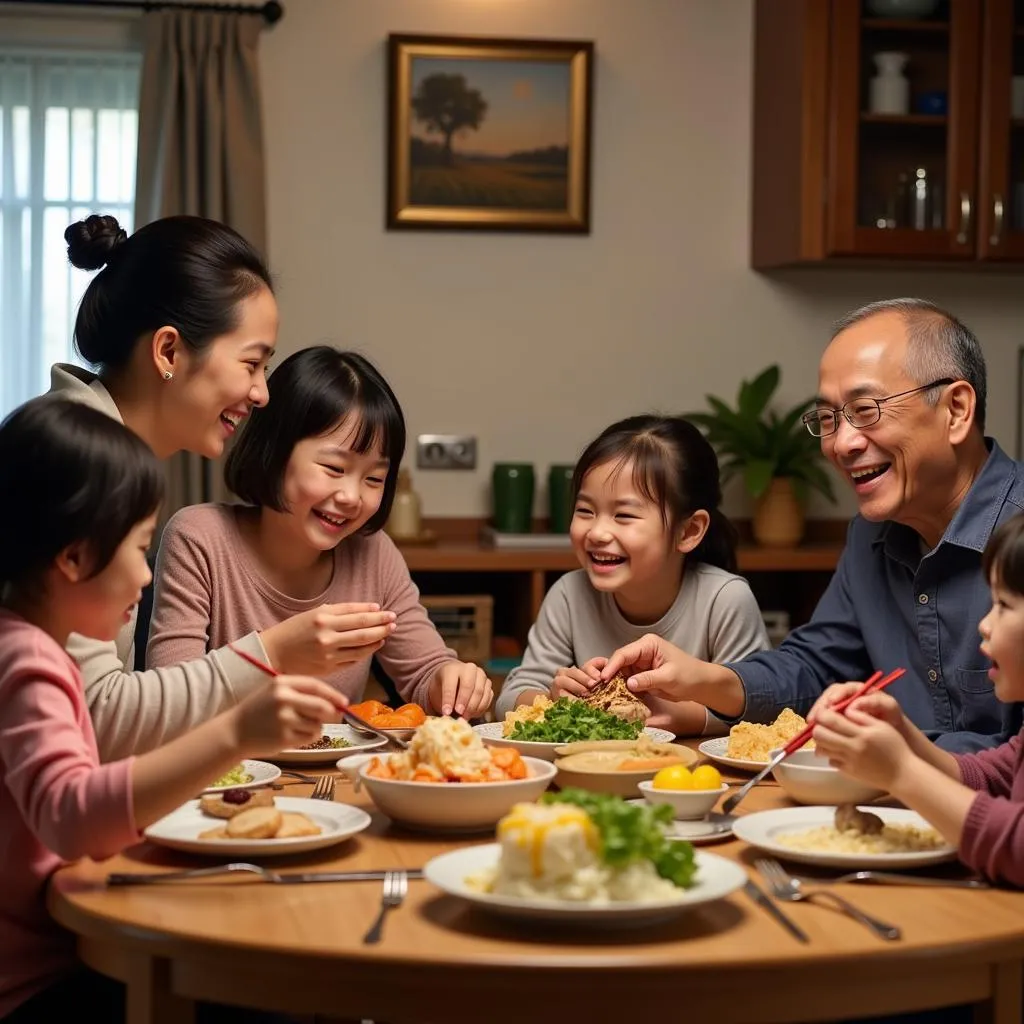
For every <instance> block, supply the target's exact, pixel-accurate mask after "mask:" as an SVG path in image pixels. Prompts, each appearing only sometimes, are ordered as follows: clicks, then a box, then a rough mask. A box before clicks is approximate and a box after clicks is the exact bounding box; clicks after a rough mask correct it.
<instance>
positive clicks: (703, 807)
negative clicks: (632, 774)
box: [640, 782, 729, 821]
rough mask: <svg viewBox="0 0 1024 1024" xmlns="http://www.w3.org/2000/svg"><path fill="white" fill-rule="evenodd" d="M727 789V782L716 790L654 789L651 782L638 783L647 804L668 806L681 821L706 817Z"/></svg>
mask: <svg viewBox="0 0 1024 1024" xmlns="http://www.w3.org/2000/svg"><path fill="white" fill-rule="evenodd" d="M728 788H729V784H728V783H727V782H723V783H722V785H721V786H719V787H718V789H655V788H654V783H653V782H641V783H640V792H641V793H643V795H644V799H645V800H646V801H647V802H648V803H649V804H668V805H669V806H670V807H671V808H672V810H673V811H674V812H675V816H676V817H677V818H679V819H680V820H681V821H694V820H696V819H698V818H703V817H706V816H707V815H708V814H710V813H711V809H712V808H713V807H714V806H715V804H717V803H718V801H719V800H721V799H722V795H723V794H724V793H725V792H726V790H728Z"/></svg>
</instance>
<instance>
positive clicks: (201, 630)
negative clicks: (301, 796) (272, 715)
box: [146, 504, 457, 707]
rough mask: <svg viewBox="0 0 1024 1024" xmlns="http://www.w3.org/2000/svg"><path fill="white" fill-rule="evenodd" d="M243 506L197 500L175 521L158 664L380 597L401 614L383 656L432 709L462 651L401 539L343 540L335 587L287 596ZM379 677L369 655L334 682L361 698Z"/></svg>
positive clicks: (156, 603)
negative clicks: (449, 639)
mask: <svg viewBox="0 0 1024 1024" xmlns="http://www.w3.org/2000/svg"><path fill="white" fill-rule="evenodd" d="M235 508H236V506H232V505H219V504H218V505H192V506H190V507H189V508H183V509H182V510H181V511H180V512H177V513H176V514H175V515H174V516H173V517H172V518H171V520H170V522H168V524H167V527H166V529H165V530H164V533H163V536H162V537H161V539H160V552H159V555H158V557H157V570H156V590H155V593H154V597H153V618H152V621H151V623H150V628H149V647H148V648H147V650H146V658H147V663H148V665H149V666H150V668H154V667H158V666H161V665H174V664H177V663H178V662H182V661H190V660H191V659H193V658H199V657H201V656H202V655H204V654H205V653H206V652H207V651H208V650H211V649H213V648H216V647H222V646H223V645H224V644H227V643H230V642H231V641H233V640H236V639H237V638H238V637H242V636H245V635H246V634H247V633H251V632H253V631H254V630H263V629H267V628H268V627H270V626H273V625H276V624H277V623H279V622H282V621H284V620H285V619H287V618H289V617H291V616H292V615H296V614H298V613H299V612H305V611H309V610H310V609H313V608H318V607H319V606H320V605H322V604H334V603H336V602H343V601H376V602H377V603H378V604H380V606H381V607H382V608H384V609H386V610H388V611H392V612H394V613H395V614H396V615H397V619H396V620H395V621H396V625H397V629H396V630H395V632H394V633H393V634H392V635H391V636H390V637H389V638H388V641H387V643H386V644H385V645H384V646H383V648H381V650H380V651H379V652H378V654H377V657H378V658H379V659H380V661H381V663H382V664H383V666H384V669H385V670H386V671H387V673H388V675H390V676H391V678H392V679H393V680H394V683H395V686H396V687H397V688H398V691H399V693H401V695H402V697H403V699H404V700H406V701H409V702H415V703H417V704H421V705H423V706H424V707H426V706H427V691H428V690H429V687H430V681H431V679H432V678H433V677H434V674H435V673H436V672H437V670H438V668H439V667H440V666H441V665H443V664H444V663H445V662H448V661H454V660H456V659H457V655H456V654H455V652H454V651H452V650H450V649H449V648H447V647H446V646H445V644H444V641H443V640H442V639H441V637H440V635H439V634H438V632H437V630H436V629H435V628H434V626H433V624H432V623H431V621H430V619H429V618H427V613H426V611H425V610H424V608H423V606H422V605H421V604H420V599H419V598H420V595H419V591H418V590H417V589H416V585H415V584H414V583H413V582H412V580H411V579H410V578H409V570H408V568H407V567H406V564H405V562H404V561H403V559H402V556H401V554H400V553H399V551H398V548H396V547H395V545H394V543H393V542H392V541H391V539H390V538H389V537H388V536H387V535H386V534H383V533H375V534H371V535H370V536H368V537H365V536H356V537H348V538H346V539H345V540H343V541H342V542H341V543H340V544H339V545H338V546H337V547H336V548H335V549H334V575H333V576H332V578H331V581H330V583H329V584H328V585H327V589H326V590H325V591H324V592H323V593H322V594H317V595H316V597H313V598H310V599H308V600H300V599H298V598H294V597H290V596H288V595H287V594H283V593H281V591H280V590H277V589H276V588H275V587H274V586H272V585H271V584H270V582H269V581H268V580H267V579H266V578H265V576H264V575H263V573H262V572H261V569H260V566H259V565H258V563H257V561H256V558H255V556H254V554H253V552H252V551H251V550H250V549H249V547H248V545H247V544H246V543H245V541H244V540H243V539H242V536H241V534H240V533H239V532H238V525H237V521H236V514H235ZM369 674H370V662H369V659H366V660H364V661H361V662H358V663H357V664H355V665H346V666H344V667H343V668H341V669H339V670H338V671H336V672H334V673H332V674H331V675H329V676H326V677H325V678H326V680H327V682H329V683H331V684H332V685H334V686H335V687H337V688H338V690H340V691H341V692H342V693H344V694H345V695H346V696H347V697H350V698H352V699H353V700H358V699H359V698H360V697H361V696H362V694H363V690H364V689H365V688H366V681H367V679H368V678H369Z"/></svg>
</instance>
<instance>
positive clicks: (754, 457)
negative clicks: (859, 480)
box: [686, 366, 835, 547]
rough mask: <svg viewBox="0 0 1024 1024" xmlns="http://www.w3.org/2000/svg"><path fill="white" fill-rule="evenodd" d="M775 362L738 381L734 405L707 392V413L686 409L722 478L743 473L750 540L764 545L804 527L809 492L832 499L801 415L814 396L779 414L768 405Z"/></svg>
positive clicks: (795, 537)
mask: <svg viewBox="0 0 1024 1024" xmlns="http://www.w3.org/2000/svg"><path fill="white" fill-rule="evenodd" d="M779 377H780V373H779V368H778V366H769V367H768V369H766V370H764V371H763V372H762V373H761V374H759V375H758V376H757V377H755V378H754V379H753V380H751V381H746V380H745V381H742V382H741V384H740V389H739V394H738V396H737V400H736V408H734V409H732V408H730V407H729V406H728V405H727V404H726V403H725V402H723V401H722V400H721V399H720V398H716V397H715V396H714V395H708V396H707V401H708V405H710V406H711V409H712V411H711V412H695V413H687V414H686V417H687V419H689V420H691V421H692V422H693V423H695V424H696V425H697V426H699V427H701V428H702V429H703V430H704V433H705V435H706V436H707V439H708V441H710V442H711V445H712V446H713V447H714V449H715V450H716V451H717V452H718V458H719V460H720V462H721V467H722V480H723V481H727V480H729V479H731V478H732V477H734V476H737V475H738V474H742V475H743V482H744V484H745V485H746V488H747V491H748V492H749V493H750V495H751V496H752V497H753V498H754V502H755V509H754V520H753V530H754V539H755V540H756V541H757V542H758V543H759V544H763V545H765V546H770V547H790V546H792V545H794V544H798V543H799V542H800V539H801V538H802V537H803V532H804V505H805V503H806V499H807V495H808V494H809V492H810V491H812V490H814V491H818V492H819V493H820V494H823V495H824V496H825V497H826V498H828V500H829V501H833V502H834V501H835V494H834V493H833V491H832V481H831V479H830V478H829V476H828V474H827V473H826V472H825V468H824V466H823V465H822V461H823V456H822V454H821V442H820V440H819V439H818V438H816V437H813V436H812V435H811V434H810V432H809V431H808V430H807V428H806V427H805V426H804V424H803V422H802V420H801V417H802V416H803V414H804V413H805V412H807V411H808V410H809V409H810V408H811V407H812V405H813V402H812V400H810V399H808V400H807V401H804V402H801V403H800V404H799V405H795V406H793V408H792V409H790V410H789V411H788V412H785V413H783V414H781V415H780V414H779V413H777V412H775V411H774V410H772V409H769V408H768V404H769V402H770V401H771V399H772V396H773V395H774V394H775V389H776V388H777V387H778V386H779Z"/></svg>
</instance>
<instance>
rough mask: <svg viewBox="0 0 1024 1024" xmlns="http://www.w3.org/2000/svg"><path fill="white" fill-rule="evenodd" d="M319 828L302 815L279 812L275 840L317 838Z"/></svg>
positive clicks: (292, 812) (291, 812)
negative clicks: (278, 824)
mask: <svg viewBox="0 0 1024 1024" xmlns="http://www.w3.org/2000/svg"><path fill="white" fill-rule="evenodd" d="M318 835H320V826H319V825H317V824H316V823H315V822H313V821H310V819H309V818H307V817H306V815H304V814H299V813H298V812H296V811H282V812H281V826H280V828H278V830H277V833H276V835H275V836H274V838H275V839H294V838H297V837H298V836H318Z"/></svg>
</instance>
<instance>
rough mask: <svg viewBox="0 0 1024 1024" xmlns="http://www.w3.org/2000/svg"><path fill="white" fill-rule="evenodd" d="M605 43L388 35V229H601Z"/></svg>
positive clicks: (582, 232)
mask: <svg viewBox="0 0 1024 1024" xmlns="http://www.w3.org/2000/svg"><path fill="white" fill-rule="evenodd" d="M593 65H594V44H593V43H589V42H573V41H558V40H538V39H486V38H475V37H463V36H427V35H391V36H389V37H388V181H387V226H388V228H389V229H435V230H436V229H445V230H453V229H455V230H476V231H548V232H570V233H577V234H588V233H589V232H590V148H591V106H592V102H593V96H592V94H593V74H594V71H593Z"/></svg>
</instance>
